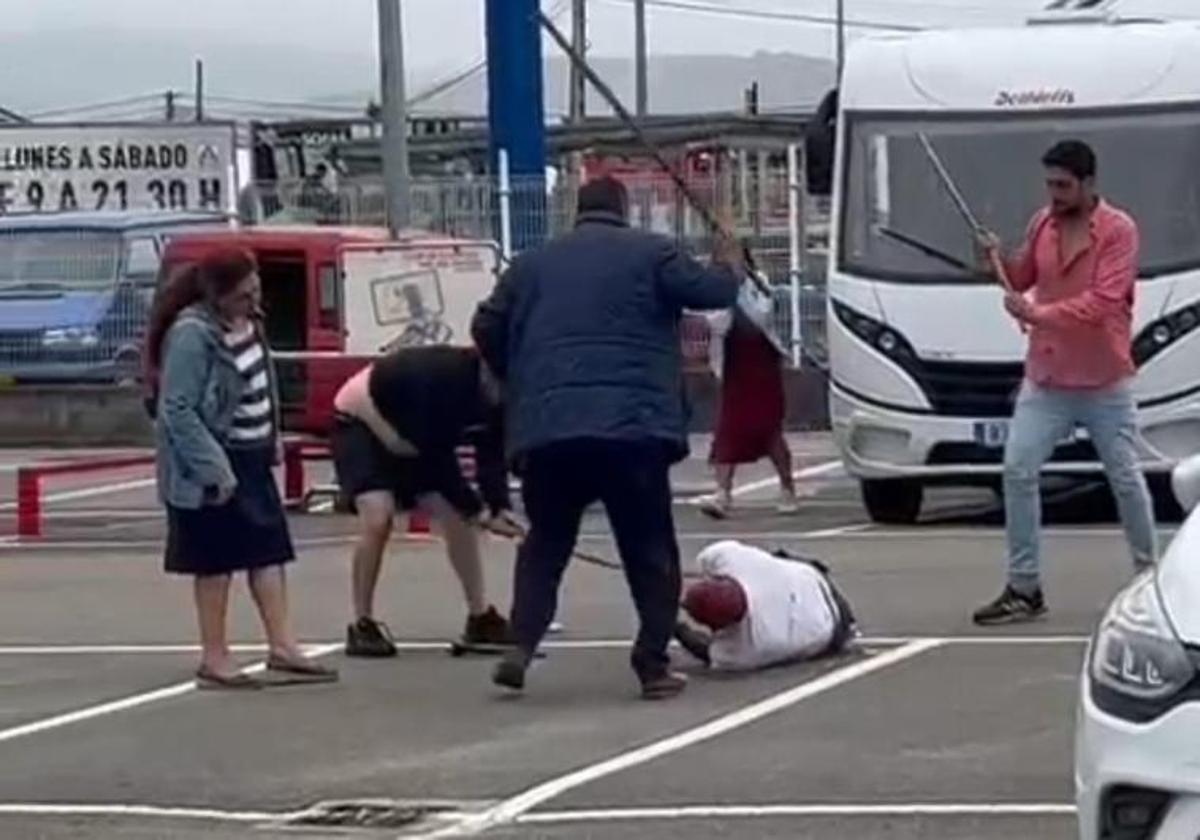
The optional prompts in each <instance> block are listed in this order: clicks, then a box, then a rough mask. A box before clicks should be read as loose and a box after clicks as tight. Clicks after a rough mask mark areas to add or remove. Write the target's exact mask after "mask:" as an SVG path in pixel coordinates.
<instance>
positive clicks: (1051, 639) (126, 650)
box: [0, 635, 1089, 657]
mask: <svg viewBox="0 0 1200 840" xmlns="http://www.w3.org/2000/svg"><path fill="white" fill-rule="evenodd" d="M1088 639H1089V637H1088V636H1083V635H1079V636H1072V635H1062V636H1032V635H1030V636H1024V635H1006V636H863V637H861V638H859V639H858V640H857V643H858V644H859V645H861V646H863V647H867V648H872V647H900V646H902V645H910V644H913V643H915V642H937V643H938V644H939V645H941V646H943V647H954V646H961V645H965V646H1003V645H1018V646H1019V645H1046V646H1054V645H1065V646H1070V645H1084V644H1087V642H1088ZM304 644H305V645H306V646H308V647H309V648H310V649H324V648H336V647H338V646H340V645H342V644H343V643H342V642H333V641H328V642H305V643H304ZM630 644H632V640H631V639H556V640H552V641H546V642H543V643H542V647H543V648H545V649H546V650H561V651H573V650H578V651H595V650H624V649H626V648H628V647H629V646H630ZM448 646H449V643H448V642H444V641H436V640H424V639H416V640H411V641H403V640H397V641H396V649H397V650H399V651H402V652H403V651H407V652H413V653H417V652H421V651H429V650H446V649H447V648H448ZM229 649H230V651H232V652H233V653H250V654H253V653H265V652H266V651H267V646H266V645H265V644H262V643H261V642H244V643H239V644H232V645H230V646H229ZM199 652H200V646H199V645H196V644H170V643H166V644H120V643H117V644H79V645H71V644H60V645H55V644H47V645H40V644H26V645H0V656H28V657H36V656H168V655H172V654H192V653H199Z"/></svg>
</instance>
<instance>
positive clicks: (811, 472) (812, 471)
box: [683, 461, 842, 506]
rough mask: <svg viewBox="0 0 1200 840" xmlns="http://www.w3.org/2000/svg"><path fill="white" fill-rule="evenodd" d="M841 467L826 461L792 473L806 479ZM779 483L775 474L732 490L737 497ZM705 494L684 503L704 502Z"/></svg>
mask: <svg viewBox="0 0 1200 840" xmlns="http://www.w3.org/2000/svg"><path fill="white" fill-rule="evenodd" d="M841 469H842V462H841V461H825V462H824V463H821V464H815V465H813V466H811V467H805V468H804V469H802V470H800V471H798V472H794V473H792V477H793V478H795V479H796V480H797V481H804V480H805V479H809V478H820V477H821V476H825V475H829V474H830V473H834V472H838V471H839V470H841ZM778 484H779V476H773V477H772V478H763V479H759V480H758V481H751V482H749V483H747V484H740V485H738V486H737V487H734V488H733V491H732V495H733V497H734V498H735V499H736V498H738V497H739V496H745V495H746V494H747V493H753V492H755V491H756V490H763V489H765V488H767V487H773V486H776V485H778ZM705 495H707V494H703V495H701V496H699V497H698V498H693V499H688V500H686V501H685V502H683V503H684V504H690V505H697V506H698V505H700V504H702V503H703V500H704V498H705Z"/></svg>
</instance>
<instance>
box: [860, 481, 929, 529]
mask: <svg viewBox="0 0 1200 840" xmlns="http://www.w3.org/2000/svg"><path fill="white" fill-rule="evenodd" d="M924 491H925V488H924V487H923V486H922V485H921V482H919V481H914V480H913V479H908V478H889V479H879V480H870V481H863V482H862V499H863V505H865V506H866V508H867V515H868V516H870V517H871V521H872V522H878V523H880V524H881V525H912V524H914V523H915V522H916V521H917V517H918V516H920V514H921V502H922V500H923V498H924V495H925V492H924Z"/></svg>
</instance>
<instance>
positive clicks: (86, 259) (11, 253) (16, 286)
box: [0, 231, 121, 291]
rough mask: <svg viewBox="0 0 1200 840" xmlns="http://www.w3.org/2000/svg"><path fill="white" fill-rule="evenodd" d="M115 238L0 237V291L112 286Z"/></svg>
mask: <svg viewBox="0 0 1200 840" xmlns="http://www.w3.org/2000/svg"><path fill="white" fill-rule="evenodd" d="M120 255H121V237H120V235H119V234H106V233H91V232H88V233H82V232H78V231H10V232H7V233H0V291H24V290H30V291H37V290H43V289H44V290H96V289H103V288H108V287H110V286H112V285H113V284H114V283H115V282H116V278H117V268H118V265H119V263H120Z"/></svg>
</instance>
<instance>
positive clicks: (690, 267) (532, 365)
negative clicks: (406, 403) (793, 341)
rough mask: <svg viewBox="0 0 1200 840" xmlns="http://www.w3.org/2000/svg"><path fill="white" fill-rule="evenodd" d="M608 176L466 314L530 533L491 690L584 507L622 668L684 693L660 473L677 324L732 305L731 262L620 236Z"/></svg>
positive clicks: (673, 407)
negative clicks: (595, 532) (612, 576)
mask: <svg viewBox="0 0 1200 840" xmlns="http://www.w3.org/2000/svg"><path fill="white" fill-rule="evenodd" d="M627 213H628V195H627V193H626V191H625V188H624V187H623V186H622V185H621V184H620V183H619V182H618V181H616V180H614V179H612V178H604V179H601V180H598V181H593V182H591V183H588V184H586V185H585V186H584V187H583V188H582V189H580V192H579V213H578V216H577V224H576V228H575V230H573V231H572V232H570V233H568V234H566V235H565V236H562V237H560V238H559V239H557V240H555V241H553V242H550V243H549V244H547V245H545V246H544V247H542V248H539V249H537V250H533V251H530V252H527V253H525V254H522V255H521V256H519V257H518V258H517V259H516V260H515V261H514V262H513V264H512V266H511V268H510V269H509V270H508V271H507V272H506V273H505V275H504V276H503V277H502V278H501V280H500V282H499V284H498V285H497V286H496V289H495V290H494V292H493V294H492V295H491V297H490V298H488V300H486V301H484V302H483V303H482V304H481V305H480V306H479V309H478V311H477V312H476V314H475V319H474V322H473V323H472V335H473V337H474V339H475V343H476V344H477V345H478V346H479V349H480V351H481V352H482V354H483V357H484V359H485V360H486V361H487V363H488V365H489V366H490V367H491V369H492V370H493V372H494V373H495V374H496V375H497V376H498V377H499V378H500V379H501V380H502V381H503V382H504V385H505V400H506V404H507V411H508V453H509V457H510V458H511V459H512V460H513V461H514V462H515V463H516V468H517V472H518V473H519V474H520V475H521V479H522V494H523V497H524V502H525V512H526V515H527V516H528V517H529V521H530V526H531V527H530V532H529V535H528V537H527V539H526V540H525V541H524V543H523V544H522V546H521V549H520V551H519V553H518V557H517V570H516V579H515V582H514V590H515V591H514V594H513V608H512V627H513V632H514V635H515V637H516V641H517V649H516V650H515V651H514V653H512V654H511V655H509V656H508V657H506V658H505V660H504V661H503V662H502V663H500V665H499V666H498V668H497V670H496V674H495V677H494V679H495V682H497V683H498V684H500V685H502V686H505V687H508V688H512V689H515V690H519V689H521V688H523V687H524V682H525V670H526V668H527V667H528V664H529V661H530V659H531V658H532V656H533V653H534V651H535V650H536V649H537V647H538V645H539V644H540V643H541V640H542V637H543V636H544V635H545V633H546V629H547V627H548V626H549V624H550V621H551V620H552V619H553V617H554V613H555V609H556V607H557V598H558V586H559V582H560V580H561V578H562V575H563V572H564V571H565V569H566V566H567V563H568V561H569V559H570V556H571V552H572V551H573V550H574V547H575V542H576V539H577V537H578V533H579V525H580V520H581V518H582V516H583V513H584V510H585V509H586V508H587V507H588V506H589V505H590V504H591V503H593V502H595V501H600V502H602V503H603V504H604V506H605V509H606V510H607V512H608V516H609V521H610V522H611V524H612V527H613V531H614V533H615V535H616V538H617V544H618V547H619V549H620V552H621V559H622V561H623V563H624V565H625V569H626V577H627V578H628V581H629V586H630V589H631V590H632V593H633V598H634V601H635V603H636V606H637V611H638V616H639V619H640V623H641V628H640V632H639V634H638V637H637V641H636V642H635V644H634V649H633V655H632V662H633V667H634V670H635V672H636V673H637V675H638V677H639V679H640V680H641V683H642V694H643V696H644V697H646V698H648V699H657V698H663V697H670V696H673V695H676V694H678V693H679V692H680V691H682V690H683V688H684V680H683V678H682V676H680V675H678V674H675V673H673V672H671V670H670V669H669V667H668V666H669V659H668V657H667V646H668V644H669V643H670V640H671V634H672V630H673V627H674V624H675V619H676V616H677V614H678V608H679V597H680V591H679V590H680V571H679V548H678V545H677V543H676V540H675V527H674V522H673V519H672V513H671V488H670V480H669V470H670V466H671V464H673V463H675V462H677V461H679V460H681V459H682V458H684V457H686V455H687V452H688V446H687V416H686V407H685V397H684V387H683V375H682V359H681V351H680V336H679V322H680V317H681V315H682V313H683V310H684V309H696V310H704V309H723V308H726V307H730V306H733V305H734V303H735V301H736V298H737V292H738V288H739V282H740V280H739V278H740V277H741V276H742V273H741V272H742V268H741V265H740V258H739V255H738V249H737V246H736V243H734V242H733V241H732V240H729V239H725V238H721V239H719V241H718V243H717V248H716V251H715V252H714V256H713V263H714V265H713V267H712V268H705V267H703V266H702V265H700V264H699V263H698V262H696V261H695V260H693V259H691V258H690V257H688V256H687V255H685V254H684V253H682V252H681V251H680V250H679V248H678V247H677V246H676V245H675V243H674V242H672V241H671V240H669V239H666V238H664V237H661V236H657V235H654V234H649V233H644V232H641V231H635V230H632V229H630V228H629V226H628V223H627V221H626V219H627Z"/></svg>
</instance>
